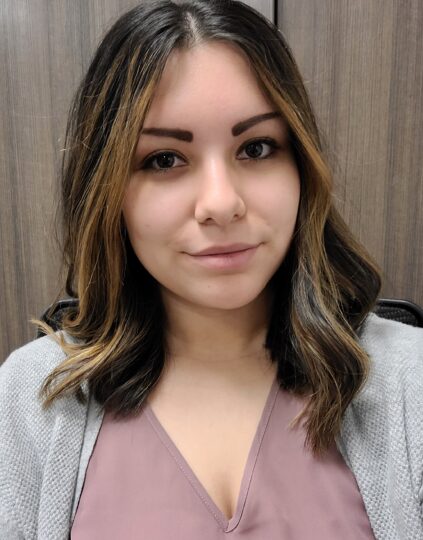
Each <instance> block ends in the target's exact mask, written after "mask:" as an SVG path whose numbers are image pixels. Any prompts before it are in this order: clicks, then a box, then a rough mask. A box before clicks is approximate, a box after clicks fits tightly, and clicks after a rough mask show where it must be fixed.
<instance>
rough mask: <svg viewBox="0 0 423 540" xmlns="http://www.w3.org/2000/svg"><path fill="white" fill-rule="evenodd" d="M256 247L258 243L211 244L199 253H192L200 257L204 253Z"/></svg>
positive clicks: (235, 250)
mask: <svg viewBox="0 0 423 540" xmlns="http://www.w3.org/2000/svg"><path fill="white" fill-rule="evenodd" d="M254 247H257V244H245V243H239V244H230V245H227V246H211V247H209V248H207V249H203V250H201V251H198V252H197V253H190V255H192V256H193V257H198V256H202V255H223V254H227V253H235V252H239V251H245V250H247V249H251V248H254Z"/></svg>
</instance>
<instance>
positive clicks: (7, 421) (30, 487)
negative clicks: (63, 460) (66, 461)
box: [0, 336, 64, 540]
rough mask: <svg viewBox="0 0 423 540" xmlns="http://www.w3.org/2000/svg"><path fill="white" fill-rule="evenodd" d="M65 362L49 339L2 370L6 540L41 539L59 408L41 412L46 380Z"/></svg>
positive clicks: (0, 477) (0, 467) (0, 487)
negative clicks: (39, 521) (39, 522)
mask: <svg viewBox="0 0 423 540" xmlns="http://www.w3.org/2000/svg"><path fill="white" fill-rule="evenodd" d="M62 358H64V354H63V352H62V351H61V349H60V347H59V346H58V345H56V344H54V343H53V341H52V340H51V338H48V337H47V336H45V337H43V338H40V339H38V340H36V341H34V342H30V343H29V344H27V345H25V346H23V347H21V348H20V349H17V350H16V351H14V352H13V353H12V354H10V355H9V357H8V358H7V359H6V360H5V362H4V363H3V364H2V365H1V366H0V433H1V437H0V538H1V539H7V540H9V539H10V540H12V539H23V538H24V539H25V540H29V539H32V538H34V539H35V538H37V517H38V510H39V505H40V494H41V489H42V482H43V469H44V464H45V462H46V460H47V458H48V450H49V444H50V439H51V438H52V436H53V427H54V422H55V420H54V416H55V409H56V408H55V407H54V406H53V407H51V408H50V409H47V410H46V411H43V410H42V408H41V402H40V400H39V398H38V392H39V389H40V387H41V383H42V381H43V380H44V378H45V376H47V374H48V373H49V372H50V371H51V369H52V368H53V367H54V365H56V364H57V362H58V361H59V360H60V359H62Z"/></svg>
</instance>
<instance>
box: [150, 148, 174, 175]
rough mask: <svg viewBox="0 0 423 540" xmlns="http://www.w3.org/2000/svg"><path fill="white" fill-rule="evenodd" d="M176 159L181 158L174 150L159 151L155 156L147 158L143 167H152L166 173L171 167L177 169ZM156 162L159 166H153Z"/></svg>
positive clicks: (156, 170)
mask: <svg viewBox="0 0 423 540" xmlns="http://www.w3.org/2000/svg"><path fill="white" fill-rule="evenodd" d="M175 159H181V158H179V157H178V156H177V155H176V154H175V153H174V152H159V153H157V154H154V155H153V156H151V157H149V158H147V159H146V160H145V162H144V163H143V165H142V166H141V169H143V170H144V169H151V170H153V171H154V172H158V173H166V172H167V171H169V170H170V169H175V168H176V167H174V165H175ZM153 163H156V165H157V166H153Z"/></svg>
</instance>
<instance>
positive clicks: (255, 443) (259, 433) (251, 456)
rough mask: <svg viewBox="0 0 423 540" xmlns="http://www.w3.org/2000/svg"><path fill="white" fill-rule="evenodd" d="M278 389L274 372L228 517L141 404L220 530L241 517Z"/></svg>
mask: <svg viewBox="0 0 423 540" xmlns="http://www.w3.org/2000/svg"><path fill="white" fill-rule="evenodd" d="M278 390H279V382H278V378H277V375H276V376H275V378H274V380H273V383H272V385H271V388H270V391H269V393H268V396H267V399H266V402H265V405H264V408H263V411H262V414H261V416H260V420H259V422H258V425H257V428H256V432H255V435H254V437H253V440H252V443H251V446H250V450H249V452H248V457H247V461H246V464H245V467H244V473H243V475H242V480H241V485H240V490H239V494H238V499H237V503H236V507H235V512H234V515H233V516H232V517H231V518H230V519H228V518H227V517H226V515H225V514H224V513H223V512H222V510H221V509H220V508H219V507H218V506H217V504H216V503H215V502H214V500H213V499H212V498H211V496H210V495H209V493H208V492H207V490H206V488H205V487H204V486H203V484H202V483H201V482H200V480H199V478H198V477H197V475H196V474H195V473H194V471H193V470H192V468H191V467H190V465H189V463H188V462H187V460H186V459H185V458H184V456H183V455H182V453H181V452H180V451H179V449H178V447H177V446H176V444H175V443H174V442H173V440H172V439H171V437H170V436H169V435H168V433H167V431H166V430H165V429H164V427H163V426H162V424H161V423H160V421H159V419H158V418H157V416H156V415H155V413H154V411H153V409H152V408H151V406H150V404H149V402H148V401H147V402H146V403H145V404H144V411H145V413H146V415H147V418H148V419H149V420H150V423H151V424H152V426H153V428H154V429H155V431H156V433H157V434H158V436H159V438H160V439H161V441H162V443H163V444H164V445H165V447H166V448H167V449H168V451H169V453H170V454H171V455H172V457H173V458H174V459H175V461H176V463H177V464H178V466H179V467H180V469H181V470H182V472H183V473H184V475H185V476H186V477H187V479H188V481H189V482H190V484H191V486H192V487H193V488H194V490H195V491H196V493H197V495H198V496H199V497H200V499H201V500H202V501H203V503H204V504H205V506H206V507H207V509H208V510H209V512H210V513H211V514H212V515H213V516H214V518H215V519H216V521H217V522H218V523H219V525H220V526H221V528H222V530H223V531H224V532H231V531H232V530H234V529H235V527H236V526H237V525H238V523H239V521H240V519H241V515H242V512H243V510H244V506H245V503H246V499H247V493H248V490H249V486H250V483H251V478H252V475H253V471H254V467H255V464H256V461H257V457H258V453H259V450H260V446H261V443H262V440H263V437H264V434H265V431H266V427H267V424H268V422H269V419H270V414H271V412H272V409H273V406H274V404H275V400H276V396H277V393H278Z"/></svg>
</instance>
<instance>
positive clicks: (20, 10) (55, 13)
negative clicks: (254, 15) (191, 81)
mask: <svg viewBox="0 0 423 540" xmlns="http://www.w3.org/2000/svg"><path fill="white" fill-rule="evenodd" d="M144 1H146V0H144ZM138 3H139V1H137V0H120V1H117V0H54V1H51V0H31V1H28V0H2V1H1V2H0V69H1V74H2V76H1V77H0V193H1V197H0V246H1V248H0V258H1V265H0V323H1V328H0V363H1V362H2V361H3V360H4V359H5V358H6V356H7V355H8V354H9V352H10V351H12V350H13V349H15V348H16V347H18V346H20V345H22V344H24V343H25V342H27V341H29V340H30V339H33V338H34V337H35V329H34V326H33V325H31V324H30V323H29V322H28V321H29V319H30V318H31V317H34V316H39V315H40V314H41V313H42V312H43V311H44V310H45V309H46V308H47V307H48V305H49V304H50V303H51V301H52V300H53V299H54V297H55V296H56V294H57V292H58V291H59V290H60V278H59V275H58V271H59V251H58V248H57V245H56V244H55V243H54V241H53V240H52V236H53V234H54V228H53V221H54V215H55V210H56V205H57V200H58V188H57V180H56V172H57V169H58V167H59V165H60V150H61V148H62V146H63V139H64V130H65V122H66V115H67V110H68V107H69V104H70V101H71V98H72V95H73V93H74V91H75V90H76V88H77V85H78V82H79V80H80V78H81V76H82V74H83V73H84V71H85V69H86V68H87V67H88V64H89V60H90V57H91V55H92V53H93V51H94V49H95V47H96V45H97V43H98V40H99V39H100V37H101V35H102V34H103V32H104V31H105V29H106V28H108V27H109V26H110V24H111V23H112V22H114V20H116V19H117V18H118V16H119V15H121V14H122V13H123V12H125V11H126V10H128V9H130V8H131V7H134V6H135V5H137V4H138ZM246 3H248V4H249V5H251V6H253V7H255V8H256V9H258V10H259V11H261V12H262V13H263V14H264V15H265V16H267V17H268V18H269V19H270V20H272V21H273V20H274V11H275V10H274V0H249V1H248V2H246Z"/></svg>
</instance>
